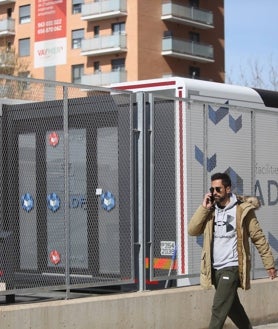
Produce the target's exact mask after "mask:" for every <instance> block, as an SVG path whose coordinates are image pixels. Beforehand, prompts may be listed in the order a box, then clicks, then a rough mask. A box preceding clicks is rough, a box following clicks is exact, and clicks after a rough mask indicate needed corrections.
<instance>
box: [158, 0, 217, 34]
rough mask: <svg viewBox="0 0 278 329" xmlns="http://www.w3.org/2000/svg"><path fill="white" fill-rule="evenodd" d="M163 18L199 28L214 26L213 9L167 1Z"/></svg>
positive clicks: (163, 8) (163, 6)
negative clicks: (208, 9)
mask: <svg viewBox="0 0 278 329" xmlns="http://www.w3.org/2000/svg"><path fill="white" fill-rule="evenodd" d="M161 19H163V20H168V21H171V22H176V23H181V24H185V25H190V26H195V27H199V28H206V29H207V28H213V27H214V26H213V13H212V12H211V11H207V10H203V9H199V8H194V7H189V6H182V5H178V4H175V3H172V2H171V1H170V2H167V3H163V4H162V16H161Z"/></svg>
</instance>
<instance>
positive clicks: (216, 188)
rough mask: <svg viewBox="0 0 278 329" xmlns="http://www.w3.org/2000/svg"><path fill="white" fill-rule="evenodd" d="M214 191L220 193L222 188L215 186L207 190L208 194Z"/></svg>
mask: <svg viewBox="0 0 278 329" xmlns="http://www.w3.org/2000/svg"><path fill="white" fill-rule="evenodd" d="M214 190H215V191H216V192H217V193H220V192H221V190H222V187H219V186H216V187H211V188H210V189H209V191H210V193H213V192H214Z"/></svg>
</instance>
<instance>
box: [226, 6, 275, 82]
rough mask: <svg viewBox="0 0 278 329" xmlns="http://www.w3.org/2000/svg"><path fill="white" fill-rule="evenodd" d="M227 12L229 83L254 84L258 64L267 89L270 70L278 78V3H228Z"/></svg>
mask: <svg viewBox="0 0 278 329" xmlns="http://www.w3.org/2000/svg"><path fill="white" fill-rule="evenodd" d="M224 10H225V71H226V77H227V78H226V82H232V83H240V82H243V81H242V78H241V76H242V74H241V73H242V72H243V73H244V75H245V77H246V80H248V81H251V80H252V73H251V71H252V67H253V68H254V66H255V65H256V63H257V64H258V66H259V67H260V69H261V74H262V75H263V79H264V81H265V84H266V85H267V84H268V83H269V77H270V73H269V72H270V71H269V70H270V66H272V67H276V69H277V75H278V17H277V16H278V0H224ZM228 80H230V81H228Z"/></svg>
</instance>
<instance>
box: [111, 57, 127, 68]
mask: <svg viewBox="0 0 278 329" xmlns="http://www.w3.org/2000/svg"><path fill="white" fill-rule="evenodd" d="M111 65H112V71H123V70H124V69H125V59H124V58H117V59H112V61H111Z"/></svg>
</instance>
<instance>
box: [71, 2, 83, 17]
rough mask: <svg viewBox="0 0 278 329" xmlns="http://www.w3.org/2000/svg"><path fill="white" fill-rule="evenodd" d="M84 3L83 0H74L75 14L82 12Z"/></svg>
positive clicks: (73, 8)
mask: <svg viewBox="0 0 278 329" xmlns="http://www.w3.org/2000/svg"><path fill="white" fill-rule="evenodd" d="M83 3H84V1H83V0H72V13H73V15H75V14H80V13H81V11H82V4H83Z"/></svg>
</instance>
